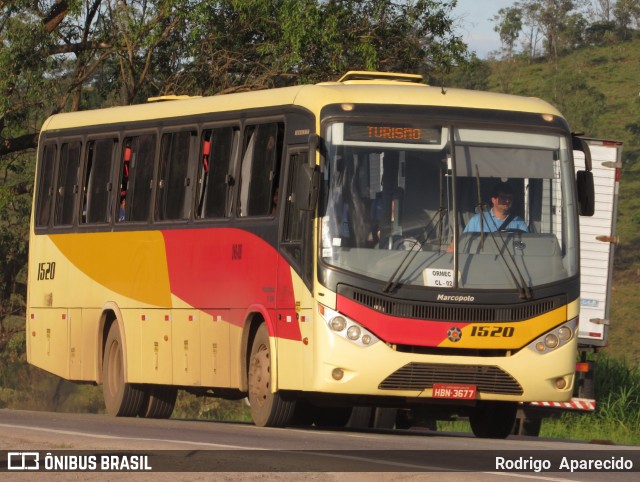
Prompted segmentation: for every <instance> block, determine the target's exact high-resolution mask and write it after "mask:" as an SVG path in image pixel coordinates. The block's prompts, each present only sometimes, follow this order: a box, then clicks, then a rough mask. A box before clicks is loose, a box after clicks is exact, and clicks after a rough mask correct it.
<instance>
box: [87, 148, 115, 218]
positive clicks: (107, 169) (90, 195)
mask: <svg viewBox="0 0 640 482" xmlns="http://www.w3.org/2000/svg"><path fill="white" fill-rule="evenodd" d="M116 143H117V140H116V139H98V140H94V141H90V142H89V143H88V144H87V149H86V152H85V156H84V157H85V161H84V162H85V166H84V183H83V188H82V217H81V222H83V223H106V222H109V209H108V208H109V194H110V192H111V182H110V178H111V165H112V162H113V152H114V147H115V145H116Z"/></svg>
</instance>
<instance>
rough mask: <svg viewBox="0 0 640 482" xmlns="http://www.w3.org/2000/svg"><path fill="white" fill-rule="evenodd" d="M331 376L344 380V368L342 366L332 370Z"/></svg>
mask: <svg viewBox="0 0 640 482" xmlns="http://www.w3.org/2000/svg"><path fill="white" fill-rule="evenodd" d="M331 376H332V377H333V379H334V380H342V377H344V370H342V368H334V369H333V371H332V372H331Z"/></svg>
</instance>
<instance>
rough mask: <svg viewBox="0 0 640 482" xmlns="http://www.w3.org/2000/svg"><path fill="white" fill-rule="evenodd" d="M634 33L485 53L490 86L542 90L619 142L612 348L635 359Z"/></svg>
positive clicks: (639, 354) (539, 93) (596, 133)
mask: <svg viewBox="0 0 640 482" xmlns="http://www.w3.org/2000/svg"><path fill="white" fill-rule="evenodd" d="M638 59H640V39H634V40H632V41H628V42H623V43H616V44H613V45H609V46H600V47H589V48H584V49H580V50H576V51H574V52H573V53H571V54H569V55H566V56H564V57H561V58H560V59H558V61H557V62H549V61H546V60H544V61H539V62H532V61H530V60H529V59H515V60H513V61H511V62H509V61H502V62H498V61H491V62H490V65H491V75H490V78H489V85H490V86H489V89H490V90H494V91H500V92H508V93H513V94H519V95H529V96H536V97H541V98H543V99H545V100H547V101H549V102H551V103H552V104H554V105H556V106H557V107H558V108H559V109H560V110H561V111H562V112H563V114H564V115H565V116H566V117H567V119H568V120H569V123H570V125H571V127H572V129H573V130H574V131H576V132H584V133H585V134H586V135H587V136H589V137H598V138H606V139H615V140H621V141H623V142H624V149H623V161H624V165H623V166H624V167H623V172H622V179H621V185H620V205H619V212H618V224H617V233H618V235H619V237H620V242H619V244H618V246H617V247H616V254H615V274H614V289H613V294H612V305H611V306H612V312H611V331H610V346H609V347H608V348H607V349H606V350H607V351H608V352H609V353H610V354H611V355H615V356H622V357H624V358H626V359H627V360H628V361H629V362H631V364H632V365H633V366H636V365H637V363H638V362H640V338H638V337H636V336H634V335H635V330H636V326H637V324H638V317H639V313H640V297H639V296H638V292H639V291H640V196H638V193H640V61H638Z"/></svg>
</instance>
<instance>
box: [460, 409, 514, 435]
mask: <svg viewBox="0 0 640 482" xmlns="http://www.w3.org/2000/svg"><path fill="white" fill-rule="evenodd" d="M517 411H518V404H517V403H516V402H478V405H477V406H476V408H475V409H474V410H473V412H471V414H470V416H469V423H470V424H471V430H472V431H473V434H474V435H475V436H476V437H479V438H496V439H497V438H507V437H508V436H509V434H511V431H512V430H513V425H514V424H515V421H516V413H517Z"/></svg>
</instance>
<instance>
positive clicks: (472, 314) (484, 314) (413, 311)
mask: <svg viewBox="0 0 640 482" xmlns="http://www.w3.org/2000/svg"><path fill="white" fill-rule="evenodd" d="M338 293H339V294H341V295H342V296H345V297H347V298H349V299H351V300H353V301H355V302H356V303H359V304H361V305H364V306H367V307H369V308H371V309H373V310H375V311H378V312H380V313H384V314H386V315H391V316H397V317H401V318H414V319H419V320H432V321H461V322H469V323H473V322H501V321H504V322H508V321H523V320H528V319H531V318H534V317H536V316H540V315H542V314H544V313H548V312H549V311H553V310H555V309H557V308H559V307H561V306H563V305H565V304H566V300H565V298H564V297H563V296H556V297H554V298H546V299H543V300H536V301H532V302H528V303H518V304H513V305H505V306H500V305H477V304H476V305H469V306H466V305H461V304H460V303H432V302H420V301H408V300H407V301H405V300H397V299H394V298H390V297H387V296H384V295H380V294H377V293H371V292H369V291H365V290H361V289H357V288H352V287H350V286H345V285H340V286H339V288H338Z"/></svg>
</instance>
